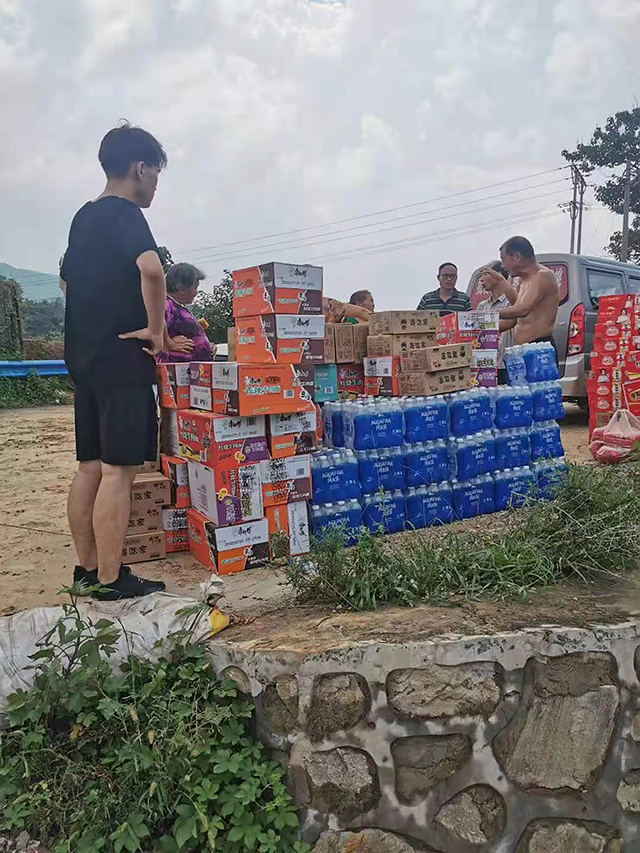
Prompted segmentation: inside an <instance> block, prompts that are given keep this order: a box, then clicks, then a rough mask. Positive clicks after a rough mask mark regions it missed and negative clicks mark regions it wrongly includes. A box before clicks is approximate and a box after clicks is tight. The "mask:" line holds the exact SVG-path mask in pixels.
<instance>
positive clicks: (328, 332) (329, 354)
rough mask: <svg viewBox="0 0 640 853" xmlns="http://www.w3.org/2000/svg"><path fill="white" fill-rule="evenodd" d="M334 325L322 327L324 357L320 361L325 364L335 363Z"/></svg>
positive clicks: (327, 324) (328, 324)
mask: <svg viewBox="0 0 640 853" xmlns="http://www.w3.org/2000/svg"><path fill="white" fill-rule="evenodd" d="M335 327H336V324H335V323H325V326H324V356H323V358H322V361H323V362H324V363H325V364H335V363H336V339H335V333H334V329H335Z"/></svg>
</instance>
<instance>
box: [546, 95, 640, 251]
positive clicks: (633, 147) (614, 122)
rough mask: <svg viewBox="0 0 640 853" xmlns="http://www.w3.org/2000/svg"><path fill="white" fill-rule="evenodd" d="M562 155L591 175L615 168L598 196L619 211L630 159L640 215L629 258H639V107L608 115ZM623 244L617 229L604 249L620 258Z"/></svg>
mask: <svg viewBox="0 0 640 853" xmlns="http://www.w3.org/2000/svg"><path fill="white" fill-rule="evenodd" d="M562 156H563V157H564V158H565V160H567V161H568V162H569V163H574V164H575V165H576V166H578V167H579V168H580V170H581V171H582V173H583V174H584V175H591V174H592V173H593V172H595V171H597V170H603V169H606V170H613V171H612V172H611V174H610V175H609V177H608V178H606V179H605V182H604V183H603V184H601V185H600V186H597V187H596V189H595V197H596V198H597V199H598V201H600V202H602V204H604V205H605V206H606V207H608V208H609V210H612V211H613V212H614V213H618V214H620V215H621V214H622V209H623V201H624V167H625V165H626V163H627V161H629V162H630V164H631V173H632V181H631V204H630V210H631V212H632V213H635V214H637V215H636V216H635V217H634V219H633V223H632V227H631V228H630V230H629V259H630V260H635V261H636V262H638V261H640V181H639V180H637V179H636V180H634V175H635V176H636V177H637V170H638V168H639V167H640V107H634V109H632V110H622V111H621V112H618V113H616V114H615V115H613V116H609V118H608V119H607V121H606V123H605V125H604V127H596V129H595V130H594V132H593V136H592V137H591V140H590V141H589V142H587V143H582V142H580V143H579V144H578V145H577V146H576V149H575V151H567V150H565V151H563V152H562ZM601 174H604V173H603V172H601ZM621 246H622V233H621V232H620V231H617V232H616V233H614V234H612V235H611V240H610V242H609V245H608V246H607V247H606V248H605V251H607V252H608V253H609V254H610V255H612V256H613V257H615V258H617V259H618V260H619V259H620V257H621Z"/></svg>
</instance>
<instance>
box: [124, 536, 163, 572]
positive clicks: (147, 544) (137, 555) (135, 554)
mask: <svg viewBox="0 0 640 853" xmlns="http://www.w3.org/2000/svg"><path fill="white" fill-rule="evenodd" d="M166 556H167V551H166V548H165V543H164V532H163V531H162V530H159V531H157V532H155V533H138V534H136V535H135V536H127V538H126V539H125V540H124V547H123V549H122V562H123V563H125V564H127V565H129V563H144V562H145V560H162V559H164V557H166Z"/></svg>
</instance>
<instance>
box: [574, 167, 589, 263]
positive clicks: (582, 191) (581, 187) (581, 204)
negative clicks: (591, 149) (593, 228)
mask: <svg viewBox="0 0 640 853" xmlns="http://www.w3.org/2000/svg"><path fill="white" fill-rule="evenodd" d="M576 172H577V177H578V180H579V187H578V192H579V193H580V201H579V202H578V245H577V254H578V255H580V254H581V253H582V213H583V211H584V194H585V190H586V189H587V182H586V181H585V179H584V177H583V176H582V173H581V172H580V170H579V169H578V168H577V167H576Z"/></svg>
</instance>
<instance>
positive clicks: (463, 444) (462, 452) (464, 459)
mask: <svg viewBox="0 0 640 853" xmlns="http://www.w3.org/2000/svg"><path fill="white" fill-rule="evenodd" d="M478 456H479V454H478V452H477V445H476V442H475V440H474V439H473V438H472V437H470V436H469V437H467V438H452V439H451V440H450V441H449V460H450V467H451V473H452V475H453V476H454V477H455V479H456V480H460V481H461V482H463V481H467V480H473V479H474V478H475V477H477V476H478V475H479V474H480V467H479V459H478Z"/></svg>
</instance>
